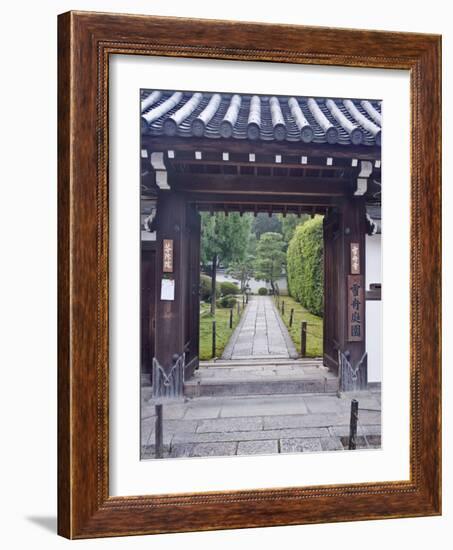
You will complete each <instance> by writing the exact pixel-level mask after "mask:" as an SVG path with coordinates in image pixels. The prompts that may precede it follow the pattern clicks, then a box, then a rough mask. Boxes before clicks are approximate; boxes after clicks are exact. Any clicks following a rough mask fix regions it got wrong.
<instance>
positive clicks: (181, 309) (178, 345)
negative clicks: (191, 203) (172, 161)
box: [155, 191, 188, 369]
mask: <svg viewBox="0 0 453 550" xmlns="http://www.w3.org/2000/svg"><path fill="white" fill-rule="evenodd" d="M185 224H186V203H185V199H184V198H183V197H181V194H178V193H175V192H173V191H161V192H160V193H159V195H158V200H157V242H156V329H155V337H156V342H155V355H156V358H157V360H158V361H159V363H160V364H161V365H162V366H163V367H164V368H165V369H170V368H171V366H172V357H173V355H174V354H175V353H176V354H178V355H181V354H182V353H183V351H184V345H185V343H186V342H185V336H186V335H185V318H186V313H187V311H186V308H187V307H188V306H187V302H188V295H187V294H188V285H187V280H188V277H187V267H188V247H187V246H186V245H187V242H186V240H187V233H186V231H184V229H185ZM164 240H166V241H171V242H172V262H171V263H172V269H171V271H166V272H164V258H163V256H164ZM163 279H167V281H170V283H167V284H169V285H170V286H173V296H171V293H170V294H167V295H162V289H163V283H162V280H163Z"/></svg>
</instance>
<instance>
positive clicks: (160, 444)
mask: <svg viewBox="0 0 453 550" xmlns="http://www.w3.org/2000/svg"><path fill="white" fill-rule="evenodd" d="M162 409H163V406H162V403H160V404H159V405H156V406H155V411H156V426H155V430H154V431H155V455H156V458H163V457H164V423H163V420H164V418H163V410H162Z"/></svg>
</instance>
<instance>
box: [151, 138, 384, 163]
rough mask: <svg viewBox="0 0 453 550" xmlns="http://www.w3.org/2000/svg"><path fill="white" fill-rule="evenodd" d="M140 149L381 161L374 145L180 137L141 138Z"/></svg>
mask: <svg viewBox="0 0 453 550" xmlns="http://www.w3.org/2000/svg"><path fill="white" fill-rule="evenodd" d="M142 146H143V147H147V148H148V149H150V150H151V151H167V150H168V149H171V150H174V151H178V150H180V151H193V150H194V149H197V150H202V151H203V152H216V153H221V152H222V151H225V150H227V151H229V152H230V154H231V153H249V152H250V153H255V154H257V155H258V154H264V155H273V154H281V155H298V156H306V157H308V158H310V157H312V156H315V157H316V156H317V157H324V158H325V157H326V156H330V157H338V158H349V159H351V158H357V159H359V160H377V159H380V158H381V148H380V147H378V146H375V145H373V146H372V145H341V144H338V143H337V144H329V143H303V142H300V141H298V142H289V141H267V142H262V141H260V140H253V141H252V140H247V139H234V138H230V139H206V138H196V137H191V138H184V137H180V136H173V137H166V136H150V135H142Z"/></svg>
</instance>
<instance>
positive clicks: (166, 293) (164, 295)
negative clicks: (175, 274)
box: [160, 279, 175, 301]
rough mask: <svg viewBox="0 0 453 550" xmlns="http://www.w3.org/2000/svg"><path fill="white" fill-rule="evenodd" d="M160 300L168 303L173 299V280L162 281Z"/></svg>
mask: <svg viewBox="0 0 453 550" xmlns="http://www.w3.org/2000/svg"><path fill="white" fill-rule="evenodd" d="M160 299H161V300H170V301H173V300H174V299H175V281H174V280H173V279H162V286H161V289H160Z"/></svg>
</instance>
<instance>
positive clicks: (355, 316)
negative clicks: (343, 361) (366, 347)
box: [348, 275, 365, 342]
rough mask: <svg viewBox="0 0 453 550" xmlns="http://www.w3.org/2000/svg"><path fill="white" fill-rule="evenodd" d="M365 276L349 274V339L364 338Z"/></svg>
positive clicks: (357, 339)
mask: <svg viewBox="0 0 453 550" xmlns="http://www.w3.org/2000/svg"><path fill="white" fill-rule="evenodd" d="M364 311H365V309H364V293H363V276H362V275H348V341H349V342H361V341H362V340H363V338H364V329H365V319H364Z"/></svg>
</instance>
